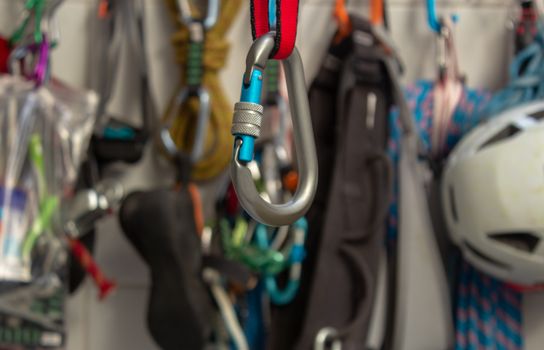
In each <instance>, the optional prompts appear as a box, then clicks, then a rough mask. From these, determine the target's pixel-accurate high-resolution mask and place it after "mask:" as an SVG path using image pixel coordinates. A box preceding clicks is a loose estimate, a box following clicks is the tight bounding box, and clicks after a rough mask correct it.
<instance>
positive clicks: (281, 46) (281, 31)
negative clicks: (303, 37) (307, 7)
mask: <svg viewBox="0 0 544 350" xmlns="http://www.w3.org/2000/svg"><path fill="white" fill-rule="evenodd" d="M268 1H269V0H251V32H252V34H253V39H254V40H255V39H257V38H259V37H261V36H263V35H264V34H266V33H268V32H270V24H269V21H268V20H269V16H268ZM275 1H276V11H277V13H276V20H277V23H276V40H275V42H276V46H275V48H274V51H273V52H272V58H275V59H278V60H281V59H285V58H287V57H289V55H291V52H293V48H294V47H295V41H296V38H297V22H298V2H299V0H275Z"/></svg>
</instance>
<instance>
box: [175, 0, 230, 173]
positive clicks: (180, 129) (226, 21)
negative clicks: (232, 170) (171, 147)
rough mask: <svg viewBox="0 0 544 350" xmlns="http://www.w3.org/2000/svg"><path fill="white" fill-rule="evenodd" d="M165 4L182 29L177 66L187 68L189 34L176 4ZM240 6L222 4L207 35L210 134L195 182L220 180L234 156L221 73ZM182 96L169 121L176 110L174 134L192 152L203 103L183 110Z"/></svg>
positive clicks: (192, 100) (189, 103)
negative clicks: (220, 78) (228, 35)
mask: <svg viewBox="0 0 544 350" xmlns="http://www.w3.org/2000/svg"><path fill="white" fill-rule="evenodd" d="M165 1H166V4H167V7H168V10H169V12H170V14H171V16H172V17H173V18H174V20H175V21H176V27H177V28H178V30H177V31H176V32H175V33H174V35H173V36H172V44H173V46H174V49H175V55H176V62H177V63H178V64H180V65H181V66H182V68H183V67H185V63H186V62H187V55H186V54H187V47H188V44H189V32H188V30H187V28H186V27H185V25H184V24H183V23H181V21H180V17H179V12H178V8H177V4H176V0H165ZM240 4H241V0H224V1H222V2H221V11H220V14H219V18H218V20H217V23H216V25H215V26H214V27H213V28H211V29H210V31H208V32H207V33H206V41H205V43H204V53H203V62H202V64H203V69H204V76H203V80H202V85H203V86H204V87H205V88H206V89H208V92H209V93H210V100H211V106H210V110H211V115H210V121H209V124H208V129H207V132H206V140H205V143H204V152H203V157H202V159H200V160H199V161H198V162H197V163H196V164H194V166H193V172H192V178H193V179H194V180H200V181H202V180H209V179H211V178H214V177H216V176H218V175H219V174H221V172H222V171H223V170H224V169H225V168H226V167H227V165H228V164H229V162H230V159H231V156H232V144H233V143H232V142H233V140H232V136H231V134H230V126H231V122H232V106H231V104H230V102H229V101H228V100H227V98H226V97H225V95H224V93H223V90H222V87H221V84H220V82H219V77H218V71H219V70H220V69H221V68H223V66H224V65H225V60H226V58H227V54H228V51H229V46H230V45H229V43H228V42H227V41H226V39H225V34H226V32H227V29H228V28H229V27H230V26H231V24H232V22H233V21H234V18H235V16H236V14H237V12H238V9H239V8H240ZM184 85H185V74H182V78H181V85H180V87H179V89H180V90H181V89H183V87H184ZM178 93H179V91H178ZM178 93H176V94H175V95H174V97H173V98H172V99H171V100H170V104H169V106H168V109H167V111H166V114H165V118H166V116H168V115H171V114H170V112H171V111H172V108H175V109H176V111H175V115H176V118H175V120H174V121H173V124H172V127H171V128H170V134H171V135H172V138H173V140H174V141H175V142H176V145H177V146H178V147H179V149H180V150H181V151H183V152H190V151H191V147H192V145H193V140H194V132H195V129H196V125H197V116H198V110H199V103H198V99H197V98H190V99H188V100H187V101H186V102H185V103H183V105H181V106H179V105H175V96H177V95H178Z"/></svg>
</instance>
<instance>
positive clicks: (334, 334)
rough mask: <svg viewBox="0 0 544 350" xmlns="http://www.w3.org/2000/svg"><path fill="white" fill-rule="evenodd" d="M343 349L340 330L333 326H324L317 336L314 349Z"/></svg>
mask: <svg viewBox="0 0 544 350" xmlns="http://www.w3.org/2000/svg"><path fill="white" fill-rule="evenodd" d="M327 349H331V350H342V342H340V340H339V339H338V331H337V330H336V329H334V328H332V327H326V328H322V329H321V330H320V331H319V332H318V333H317V336H316V337H315V341H314V350H327Z"/></svg>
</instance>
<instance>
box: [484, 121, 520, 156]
mask: <svg viewBox="0 0 544 350" xmlns="http://www.w3.org/2000/svg"><path fill="white" fill-rule="evenodd" d="M520 131H521V129H520V128H518V127H517V126H515V125H513V124H510V125H507V126H506V127H505V128H504V129H502V130H501V131H499V132H498V133H496V134H495V136H493V137H492V138H490V139H489V140H487V142H486V143H484V144H483V145H482V146H481V147H480V151H481V150H482V149H484V148H486V147H487V146H490V145H492V144H494V143H496V142H499V141H502V140H506V139H507V138H509V137H512V136H514V135H515V134H517V133H518V132H520Z"/></svg>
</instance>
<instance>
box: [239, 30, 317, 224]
mask: <svg viewBox="0 0 544 350" xmlns="http://www.w3.org/2000/svg"><path fill="white" fill-rule="evenodd" d="M274 45H275V43H274V33H273V32H271V33H268V34H266V35H264V36H262V37H260V38H259V39H257V40H255V42H254V43H253V45H252V46H251V49H250V50H249V52H248V55H247V62H246V64H247V66H246V72H245V75H244V84H243V86H242V98H241V102H239V103H237V104H236V106H235V112H234V118H233V125H232V129H231V132H232V134H233V135H235V145H234V157H233V160H232V162H231V177H232V180H233V184H234V188H235V189H236V193H237V194H238V198H239V200H240V203H241V204H242V206H243V207H244V209H245V210H246V211H247V212H248V213H249V215H251V217H253V218H254V219H255V220H257V221H259V222H261V223H264V224H266V225H269V226H284V225H290V224H292V223H294V222H295V221H296V220H297V219H299V218H300V217H302V216H303V215H304V214H306V212H307V211H308V209H309V208H310V205H311V204H312V201H313V198H314V195H315V191H316V188H317V176H318V171H317V156H316V151H315V143H314V134H313V129H312V121H311V119H310V107H309V103H308V97H307V94H306V82H305V79H304V70H303V66H302V60H301V58H300V55H299V53H298V50H297V49H296V48H295V49H294V50H293V53H292V54H291V56H289V58H287V59H286V60H284V61H282V64H283V66H284V69H285V77H286V81H287V91H288V94H289V97H290V98H289V104H290V106H291V112H292V113H291V115H292V119H293V132H294V141H295V147H296V149H297V152H296V154H297V165H298V171H299V183H298V186H297V190H296V192H295V194H294V196H293V198H292V199H291V200H289V201H288V202H287V203H284V204H271V203H270V202H267V201H266V200H264V199H263V198H262V197H261V195H260V194H259V192H258V191H257V188H256V187H255V183H254V182H253V177H252V175H251V172H250V170H249V169H248V168H247V163H248V162H250V161H251V160H252V159H253V148H254V142H255V139H256V138H258V137H259V135H260V125H261V119H262V113H263V106H262V105H261V104H260V100H261V90H262V78H263V77H262V75H263V70H264V68H265V66H266V62H267V61H268V59H269V56H270V53H271V52H272V50H273V48H274ZM248 82H249V83H248Z"/></svg>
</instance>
